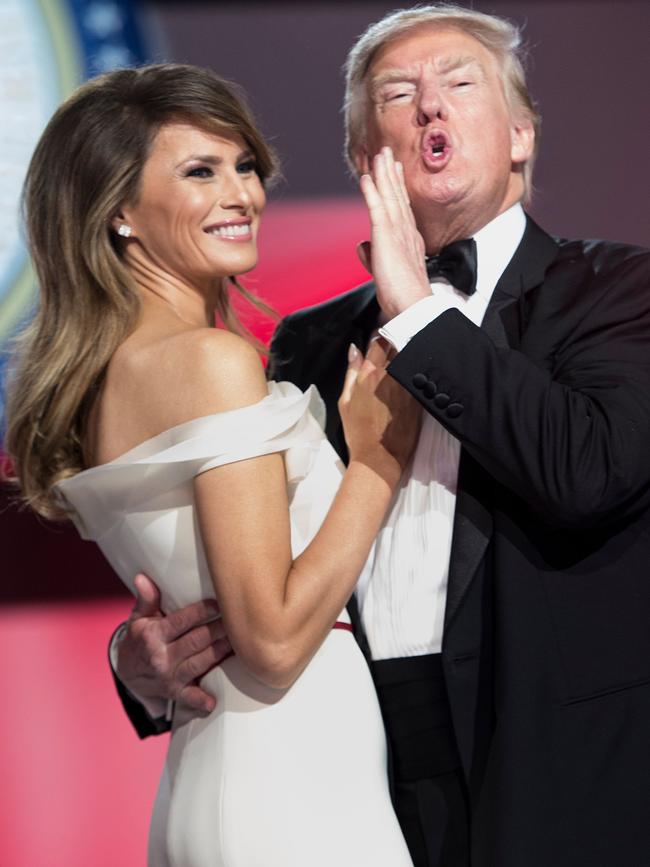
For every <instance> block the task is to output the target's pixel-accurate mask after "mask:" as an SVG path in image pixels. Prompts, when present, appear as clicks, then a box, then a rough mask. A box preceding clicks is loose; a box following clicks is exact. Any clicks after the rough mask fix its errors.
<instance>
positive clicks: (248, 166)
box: [237, 160, 257, 175]
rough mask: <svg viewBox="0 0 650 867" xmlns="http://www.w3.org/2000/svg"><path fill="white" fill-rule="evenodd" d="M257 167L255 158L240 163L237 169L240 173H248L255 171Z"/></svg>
mask: <svg viewBox="0 0 650 867" xmlns="http://www.w3.org/2000/svg"><path fill="white" fill-rule="evenodd" d="M256 168H257V163H256V162H255V160H244V162H242V163H239V164H238V166H237V171H238V172H239V174H240V175H248V174H250V173H251V172H254V171H255V169H256Z"/></svg>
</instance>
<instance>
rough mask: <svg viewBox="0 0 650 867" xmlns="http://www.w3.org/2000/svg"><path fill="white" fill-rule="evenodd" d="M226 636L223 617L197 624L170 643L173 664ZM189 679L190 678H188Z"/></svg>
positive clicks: (179, 662) (177, 663)
mask: <svg viewBox="0 0 650 867" xmlns="http://www.w3.org/2000/svg"><path fill="white" fill-rule="evenodd" d="M225 637H226V632H225V629H224V625H223V621H222V620H221V618H219V619H218V620H212V621H211V622H210V623H205V624H203V625H201V626H195V627H194V629H190V631H189V632H185V633H184V634H183V635H181V636H180V637H179V638H177V639H176V640H175V641H173V642H172V643H171V644H170V645H169V656H170V660H171V664H172V665H173V666H177V665H180V664H181V663H183V662H184V661H185V660H186V659H189V657H190V656H194V655H195V654H197V653H201V652H202V651H204V650H205V649H206V648H207V647H210V645H211V644H213V643H214V642H215V641H219V640H220V639H223V638H225ZM188 679H189V678H188Z"/></svg>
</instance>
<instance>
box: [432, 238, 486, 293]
mask: <svg viewBox="0 0 650 867" xmlns="http://www.w3.org/2000/svg"><path fill="white" fill-rule="evenodd" d="M425 264H426V266H427V274H428V275H429V280H435V278H436V277H444V278H445V279H446V280H449V282H450V283H451V285H452V286H453V287H454V289H458V290H459V291H460V292H464V293H465V295H473V294H474V292H476V241H475V240H474V238H466V239H465V240H464V241H454V243H453V244H448V245H447V246H446V247H443V248H442V250H441V251H440V252H439V253H438V255H437V256H427V259H426V263H425Z"/></svg>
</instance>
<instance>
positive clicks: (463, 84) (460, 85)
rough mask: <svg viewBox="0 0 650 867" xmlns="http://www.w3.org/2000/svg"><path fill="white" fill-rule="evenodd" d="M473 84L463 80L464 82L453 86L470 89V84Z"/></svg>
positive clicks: (457, 82) (458, 82) (455, 83)
mask: <svg viewBox="0 0 650 867" xmlns="http://www.w3.org/2000/svg"><path fill="white" fill-rule="evenodd" d="M472 83H473V82H471V81H465V80H463V81H455V82H454V85H453V86H454V87H469V86H470V84H472Z"/></svg>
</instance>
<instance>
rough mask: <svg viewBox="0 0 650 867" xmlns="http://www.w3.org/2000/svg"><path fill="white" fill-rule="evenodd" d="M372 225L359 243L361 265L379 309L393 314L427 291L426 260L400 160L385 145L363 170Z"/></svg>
mask: <svg viewBox="0 0 650 867" xmlns="http://www.w3.org/2000/svg"><path fill="white" fill-rule="evenodd" d="M360 185H361V192H362V193H363V197H364V198H365V200H366V205H367V206H368V212H369V215H370V224H371V229H372V234H371V242H368V241H364V242H363V243H362V244H359V247H358V248H357V252H358V254H359V258H360V259H361V262H362V264H363V266H364V267H365V268H366V269H367V270H368V271H370V273H371V274H372V276H373V278H374V281H375V285H376V289H377V299H378V301H379V305H380V307H381V308H382V310H383V311H384V312H385V313H386V315H387V316H389V317H390V318H392V317H393V316H397V314H398V313H401V312H402V311H403V310H406V308H407V307H410V306H411V305H412V304H414V303H415V302H416V301H419V300H420V299H421V298H426V297H427V296H429V295H430V294H431V289H430V286H429V278H428V277H427V272H426V267H425V264H424V256H425V248H424V241H423V240H422V236H421V235H420V233H419V232H418V229H417V226H416V225H415V218H414V216H413V212H412V210H411V205H410V203H409V198H408V193H407V191H406V185H405V183H404V172H403V169H402V164H401V163H398V162H395V159H394V158H393V152H392V151H391V149H390V148H389V147H384V148H382V149H381V151H380V152H379V153H378V154H377V155H376V156H375V158H374V160H373V165H372V174H371V175H370V174H366V175H362V176H361V181H360Z"/></svg>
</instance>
